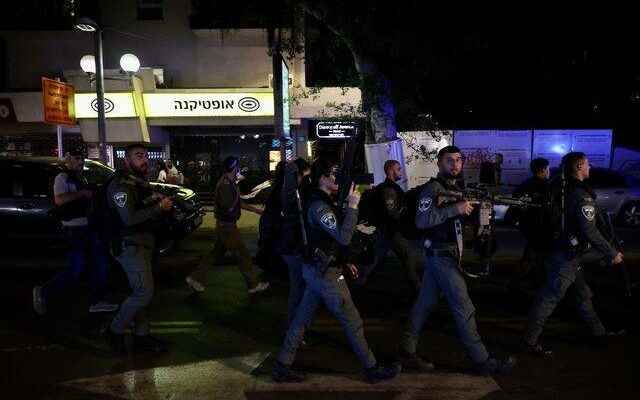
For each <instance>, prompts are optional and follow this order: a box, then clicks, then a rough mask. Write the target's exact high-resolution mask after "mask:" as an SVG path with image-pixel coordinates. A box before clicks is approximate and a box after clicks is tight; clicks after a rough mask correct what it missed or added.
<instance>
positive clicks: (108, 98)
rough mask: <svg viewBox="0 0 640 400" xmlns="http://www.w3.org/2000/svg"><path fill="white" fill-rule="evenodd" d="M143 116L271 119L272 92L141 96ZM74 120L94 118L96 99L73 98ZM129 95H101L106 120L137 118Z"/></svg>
mask: <svg viewBox="0 0 640 400" xmlns="http://www.w3.org/2000/svg"><path fill="white" fill-rule="evenodd" d="M143 101H144V115H146V116H147V117H149V118H171V117H246V116H257V117H262V116H264V117H270V116H273V109H274V108H273V94H272V92H194V93H158V92H156V93H144V94H143ZM75 102H76V116H77V118H97V117H98V113H97V110H98V108H97V100H96V96H95V94H93V93H78V94H76V97H75ZM140 111H141V110H136V107H135V105H134V101H133V94H132V93H128V92H127V93H107V94H105V115H106V116H107V118H127V117H136V116H138V115H140Z"/></svg>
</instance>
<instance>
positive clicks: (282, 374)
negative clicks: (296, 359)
mask: <svg viewBox="0 0 640 400" xmlns="http://www.w3.org/2000/svg"><path fill="white" fill-rule="evenodd" d="M271 378H272V379H273V381H274V382H277V383H297V382H302V381H304V380H305V378H306V377H305V375H304V374H303V373H302V372H297V371H294V370H292V369H291V367H289V366H287V365H284V364H283V363H281V362H280V361H276V363H275V364H274V366H273V371H271Z"/></svg>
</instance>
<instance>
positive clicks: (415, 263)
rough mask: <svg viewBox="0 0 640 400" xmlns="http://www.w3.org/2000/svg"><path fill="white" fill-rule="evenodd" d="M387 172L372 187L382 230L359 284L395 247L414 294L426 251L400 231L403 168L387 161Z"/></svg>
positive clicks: (418, 289)
mask: <svg viewBox="0 0 640 400" xmlns="http://www.w3.org/2000/svg"><path fill="white" fill-rule="evenodd" d="M384 173H385V175H386V179H385V180H384V182H382V183H380V184H379V185H378V186H376V187H375V188H374V189H373V190H374V191H376V192H375V194H374V196H375V197H374V203H375V204H374V205H375V206H376V209H375V211H374V213H376V214H379V220H378V222H377V226H376V228H377V229H378V230H379V233H378V235H379V236H378V241H377V243H376V246H375V247H376V251H375V257H374V262H373V263H372V264H370V265H368V266H366V267H365V268H364V269H363V271H362V274H361V276H360V278H359V280H358V283H359V284H364V283H365V282H366V279H367V277H368V275H369V274H370V273H371V272H372V271H373V269H375V268H376V267H377V266H378V265H380V264H381V263H382V262H384V259H385V257H386V255H387V253H388V252H389V250H393V252H394V253H395V254H396V256H397V257H398V259H399V260H400V262H401V263H402V265H403V267H404V268H405V270H406V272H407V278H408V280H409V284H410V286H411V289H412V290H413V291H414V293H418V292H419V291H420V278H419V277H418V272H417V271H418V269H419V268H420V263H421V262H422V259H423V257H424V253H423V252H422V251H421V248H419V247H418V246H417V245H416V243H414V241H411V240H408V239H406V238H405V237H404V236H403V235H402V234H401V232H400V230H401V226H400V220H401V218H402V216H403V214H404V212H405V209H406V207H405V202H404V195H405V193H404V190H402V188H401V187H400V185H398V183H397V182H398V181H400V180H401V179H402V176H403V175H402V167H401V165H400V163H399V162H398V161H396V160H387V161H386V162H385V163H384Z"/></svg>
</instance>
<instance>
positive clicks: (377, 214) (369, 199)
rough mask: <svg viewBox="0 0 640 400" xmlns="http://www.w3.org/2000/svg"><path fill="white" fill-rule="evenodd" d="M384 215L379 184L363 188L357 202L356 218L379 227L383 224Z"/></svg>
mask: <svg viewBox="0 0 640 400" xmlns="http://www.w3.org/2000/svg"><path fill="white" fill-rule="evenodd" d="M385 215H386V211H385V210H384V204H383V202H382V188H381V185H377V186H374V187H372V188H371V189H367V190H365V191H364V192H363V193H362V195H361V196H360V203H359V204H358V220H360V221H366V222H367V223H368V224H369V225H373V226H376V227H380V226H382V225H383V222H384V216H385Z"/></svg>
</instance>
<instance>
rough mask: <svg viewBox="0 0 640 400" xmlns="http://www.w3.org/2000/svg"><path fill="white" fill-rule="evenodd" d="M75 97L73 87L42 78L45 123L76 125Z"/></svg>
mask: <svg viewBox="0 0 640 400" xmlns="http://www.w3.org/2000/svg"><path fill="white" fill-rule="evenodd" d="M73 95H74V89H73V86H72V85H70V84H68V83H64V82H59V81H56V80H53V79H47V78H42V107H43V112H44V122H48V123H50V124H56V125H75V124H76V115H75V111H74V102H73Z"/></svg>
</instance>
